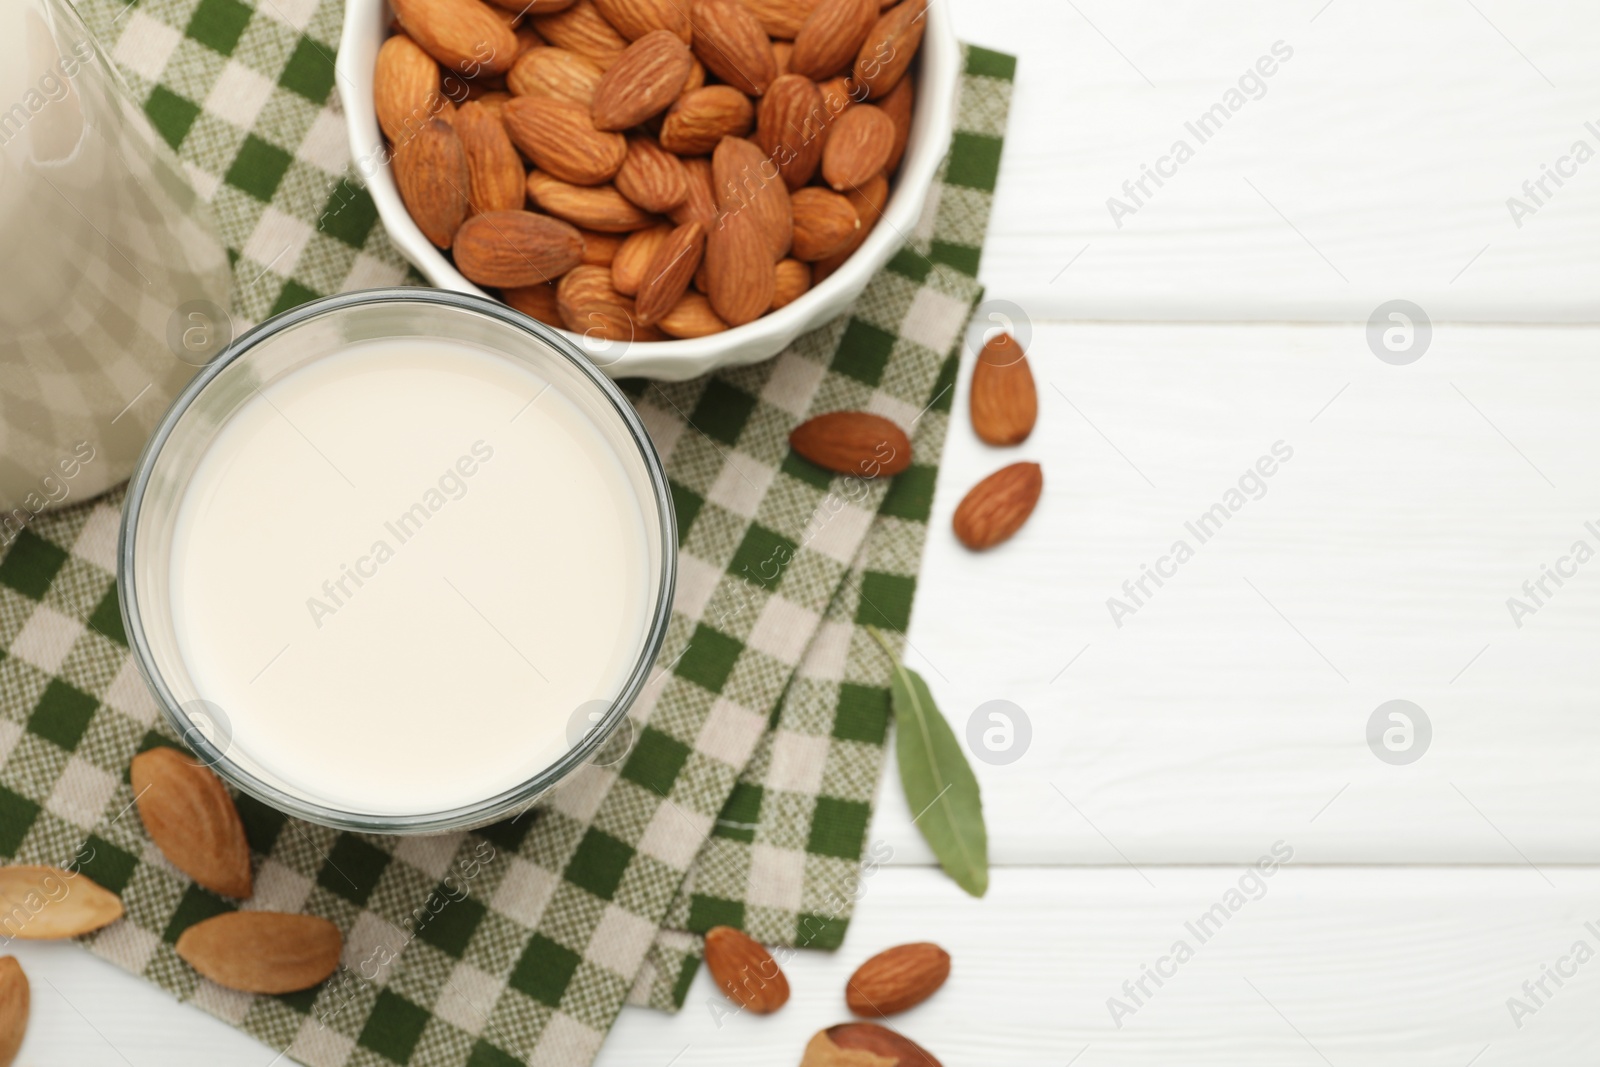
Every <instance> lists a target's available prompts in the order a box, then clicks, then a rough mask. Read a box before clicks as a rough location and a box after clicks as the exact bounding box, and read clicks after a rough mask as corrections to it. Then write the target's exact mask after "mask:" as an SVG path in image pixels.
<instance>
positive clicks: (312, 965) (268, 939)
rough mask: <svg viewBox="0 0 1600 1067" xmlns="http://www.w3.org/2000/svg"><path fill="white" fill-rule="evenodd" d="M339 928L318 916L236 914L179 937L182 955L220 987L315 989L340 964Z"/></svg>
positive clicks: (209, 921)
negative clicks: (313, 987)
mask: <svg viewBox="0 0 1600 1067" xmlns="http://www.w3.org/2000/svg"><path fill="white" fill-rule="evenodd" d="M343 947H344V939H343V938H341V937H340V936H339V928H338V927H337V926H334V925H333V924H332V923H331V922H329V921H328V920H327V919H319V918H318V917H316V916H315V915H288V914H285V913H283V912H275V911H232V912H227V913H225V914H222V915H217V916H214V917H213V918H210V919H207V920H205V921H204V922H199V923H196V924H195V925H193V926H191V927H189V928H188V929H187V930H185V931H184V932H183V933H182V934H180V935H179V936H178V944H177V946H176V948H177V951H178V955H179V957H181V958H182V959H183V961H184V962H185V963H187V964H188V965H189V966H191V967H193V968H194V969H195V970H197V971H199V972H200V973H201V974H202V975H204V976H205V977H207V978H209V979H211V980H212V981H213V982H215V983H217V984H218V985H220V986H226V987H227V988H229V989H237V990H240V991H242V992H245V993H272V994H278V993H294V992H297V991H299V990H301V989H310V988H311V987H312V986H314V985H316V984H318V983H319V982H321V981H322V980H323V979H325V978H327V977H328V975H330V974H332V973H333V970H334V968H335V967H337V966H339V952H340V950H341V949H342V948H343Z"/></svg>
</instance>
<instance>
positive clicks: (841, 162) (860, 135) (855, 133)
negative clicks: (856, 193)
mask: <svg viewBox="0 0 1600 1067" xmlns="http://www.w3.org/2000/svg"><path fill="white" fill-rule="evenodd" d="M893 148H894V122H893V121H892V120H891V119H890V118H889V116H888V115H885V114H884V113H883V111H882V109H880V108H878V107H875V106H873V105H872V104H859V105H857V106H855V107H852V108H848V109H846V111H845V112H844V114H842V115H840V116H839V117H838V118H837V119H835V120H834V123H833V129H832V130H830V131H829V132H828V144H827V147H825V148H824V149H823V150H822V178H823V180H824V181H826V182H827V183H828V184H829V185H831V186H833V187H834V189H836V190H839V191H840V192H843V191H844V190H846V189H854V188H857V187H858V186H860V185H861V184H862V183H863V182H866V181H868V180H870V179H871V178H872V176H873V175H874V174H879V173H881V172H882V171H883V167H884V164H886V163H888V162H889V153H890V151H892V150H893Z"/></svg>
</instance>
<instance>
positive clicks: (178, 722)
mask: <svg viewBox="0 0 1600 1067" xmlns="http://www.w3.org/2000/svg"><path fill="white" fill-rule="evenodd" d="M403 303H414V304H433V305H436V306H440V307H446V308H451V309H454V310H457V311H469V312H475V313H478V314H481V315H485V316H487V317H489V318H491V319H495V320H497V321H499V322H500V323H502V324H504V325H507V326H510V327H512V328H514V329H516V330H519V331H521V332H523V333H525V334H529V335H531V336H532V337H533V338H534V339H535V340H537V341H541V342H543V343H544V345H545V346H546V347H548V348H549V349H550V350H552V351H553V352H554V353H556V354H557V355H558V356H560V357H562V358H564V359H566V360H567V361H568V362H569V363H571V364H573V365H574V366H575V367H576V368H577V369H578V371H579V373H580V375H581V376H583V377H585V378H587V379H588V381H589V383H590V384H591V385H593V386H594V387H595V389H596V390H597V391H598V392H599V394H600V396H601V397H602V398H603V399H605V400H606V401H607V402H608V403H609V405H610V407H611V408H612V410H613V411H614V412H615V413H616V415H617V417H618V418H619V419H620V420H621V422H622V424H623V426H624V427H625V428H626V429H627V431H628V434H629V437H630V438H631V439H632V441H633V444H634V446H635V448H636V449H637V451H638V454H639V458H640V459H641V460H642V461H643V463H644V467H645V473H646V475H647V477H648V478H649V481H650V486H651V490H652V491H653V493H654V503H655V505H656V514H657V517H658V527H659V529H658V531H657V534H658V537H659V542H658V543H659V545H660V548H661V566H660V572H661V573H660V578H659V581H658V582H657V586H656V597H657V599H656V604H655V607H654V610H653V611H652V612H651V614H650V619H649V626H648V628H647V630H646V633H645V638H644V642H643V645H642V647H641V649H640V652H639V656H638V658H637V660H636V661H635V663H634V665H633V669H632V670H631V671H630V672H629V673H628V676H627V678H626V679H625V680H624V682H623V685H622V688H621V689H620V690H619V692H618V694H617V696H616V698H615V699H614V700H613V701H612V702H611V707H610V708H609V709H607V711H606V713H605V715H604V716H603V717H602V718H601V720H600V722H598V723H597V724H596V725H595V726H594V728H592V729H590V730H588V731H587V732H586V733H585V734H584V736H583V738H582V739H581V740H580V741H579V742H578V743H577V744H575V745H573V746H572V747H570V748H568V749H567V751H566V752H564V753H562V755H561V756H560V757H558V758H557V759H555V760H553V761H552V762H551V763H549V764H548V765H546V766H545V767H543V768H541V769H540V770H539V771H538V772H536V773H535V774H534V775H532V776H531V777H530V778H528V779H527V780H526V781H524V782H522V783H520V784H519V785H515V786H513V787H511V788H510V789H506V790H503V791H502V792H500V793H497V794H495V795H493V796H490V797H487V798H485V799H483V800H479V801H474V802H473V803H470V804H464V805H460V806H458V807H454V808H450V809H447V810H445V811H441V812H434V813H430V814H416V815H382V814H374V813H368V812H351V811H345V810H343V809H340V808H336V807H329V806H327V805H324V804H320V803H317V802H316V801H312V800H307V799H305V798H303V797H300V796H297V795H295V794H292V793H289V792H286V791H284V790H282V789H279V788H278V787H277V786H275V785H273V784H271V783H269V782H266V781H263V780H262V779H260V778H259V777H257V776H256V775H255V774H253V773H251V772H250V771H247V770H245V769H244V768H242V767H241V766H239V765H238V764H237V763H235V762H234V761H232V760H230V759H229V758H228V756H227V753H226V751H225V750H223V749H218V748H217V747H216V746H215V745H214V744H212V742H211V740H210V739H209V738H207V737H206V736H205V735H204V734H203V733H202V732H201V731H200V730H199V729H198V728H197V727H196V726H195V724H194V723H193V721H192V720H191V719H190V718H189V715H188V713H187V712H185V711H184V708H183V704H182V703H181V702H180V701H178V699H177V698H176V696H175V695H174V694H173V692H172V690H171V689H170V688H169V687H168V685H167V680H166V679H165V678H164V677H162V675H161V672H160V670H159V669H158V667H157V666H156V661H155V657H154V655H153V653H152V651H151V648H150V644H149V641H148V639H147V637H146V634H145V628H144V623H143V616H142V614H141V609H140V604H139V597H138V591H137V589H136V588H135V583H134V581H133V577H132V574H133V559H134V555H135V553H136V551H137V545H136V540H137V536H138V524H139V517H140V514H141V511H142V508H143V505H144V498H145V494H146V491H147V489H148V487H149V484H150V480H151V478H152V476H153V474H154V472H155V469H156V466H157V464H158V462H159V459H160V456H161V452H162V449H163V447H164V446H165V445H166V443H167V441H168V439H169V438H170V437H171V436H172V433H173V431H174V429H175V428H176V426H177V424H178V422H179V421H180V420H181V419H182V418H183V416H184V415H185V413H187V412H188V410H189V408H190V407H191V406H192V405H193V403H194V402H195V400H196V399H197V398H199V396H200V395H201V394H202V393H203V392H204V391H205V389H206V388H207V387H208V386H209V385H210V384H211V383H212V382H213V381H215V380H216V378H217V377H218V375H220V374H221V373H222V371H223V370H224V369H226V368H227V367H228V366H230V365H231V364H233V363H234V362H236V361H237V360H239V359H241V358H243V357H244V356H245V355H246V354H248V353H249V352H250V351H251V350H252V349H254V348H255V347H257V346H258V345H260V344H261V343H262V342H264V341H266V340H268V339H270V338H272V337H274V336H276V335H277V334H279V333H282V332H283V331H284V330H286V329H289V328H290V327H293V326H298V325H300V324H302V323H304V322H308V321H310V320H311V319H314V318H318V317H321V316H323V315H327V314H332V313H336V312H340V311H345V310H348V309H350V308H355V307H361V306H366V305H381V304H403ZM677 569H678V528H677V521H676V517H675V512H674V509H673V505H672V493H671V490H670V489H669V488H668V485H667V474H666V470H665V468H664V467H663V466H662V463H661V456H660V454H659V453H658V452H657V451H656V448H655V444H654V442H652V441H651V440H650V435H649V432H648V431H647V430H646V429H645V427H644V423H643V422H642V421H641V420H640V418H639V414H638V412H637V411H635V410H634V407H633V405H632V404H631V403H629V401H628V398H627V397H626V396H624V395H623V393H622V390H620V389H618V388H617V386H616V384H615V383H614V382H612V381H611V379H610V378H608V377H606V375H605V374H604V373H602V372H601V371H600V370H599V368H597V367H596V366H595V365H594V364H593V363H591V362H590V361H589V360H588V358H587V357H585V356H584V355H583V353H582V351H580V350H579V348H578V346H577V345H576V344H574V343H573V342H572V341H571V340H570V339H569V338H567V337H565V336H563V335H562V334H561V333H559V332H558V331H556V330H555V329H553V328H551V327H549V326H546V325H545V324H544V323H542V322H539V321H537V320H535V319H532V318H530V317H528V316H526V315H524V314H522V313H521V312H518V311H515V310H513V309H512V308H510V307H508V306H506V305H505V304H502V303H499V302H498V301H494V300H490V299H488V298H487V297H482V296H476V295H472V294H468V293H457V292H452V291H450V290H445V289H428V288H422V287H412V286H393V287H388V288H381V289H363V290H357V291H354V292H349V293H338V294H335V295H333V296H326V297H322V298H320V299H317V300H312V301H309V302H307V303H305V304H301V305H299V306H298V307H295V308H292V309H290V310H288V311H285V312H281V313H280V314H278V315H274V316H273V317H271V318H269V319H267V320H266V321H265V322H262V323H260V324H258V325H256V326H254V327H252V328H250V329H249V330H247V331H245V332H244V333H243V334H241V335H240V336H239V337H238V338H236V339H234V340H233V341H232V342H231V343H230V344H229V345H228V346H227V347H226V348H225V349H224V350H223V351H222V352H221V353H219V354H218V355H217V356H216V357H215V358H214V359H212V360H211V361H210V362H209V363H207V364H206V365H205V366H204V367H202V368H201V369H200V371H199V372H198V373H197V374H196V375H195V376H194V377H193V378H192V379H191V380H190V381H189V383H188V384H187V385H186V386H184V388H183V391H182V392H180V393H179V394H178V395H177V397H176V398H174V400H173V401H172V404H171V406H170V407H168V409H167V411H166V413H165V414H163V415H162V417H161V421H160V423H159V424H158V425H157V426H156V428H155V431H154V432H153V433H152V434H151V436H150V439H149V441H147V442H146V443H145V446H144V449H143V450H142V451H141V452H140V454H139V459H138V462H137V464H136V465H135V466H134V470H133V474H132V476H131V477H130V478H129V481H128V490H127V497H126V499H125V500H124V502H123V507H122V521H121V525H120V527H119V529H118V535H117V600H118V603H119V605H120V607H121V612H122V623H123V628H124V631H125V632H126V634H127V637H128V647H129V649H130V650H131V652H132V654H133V658H134V662H135V663H136V665H137V666H138V668H139V673H140V674H141V675H143V677H144V680H145V684H146V685H147V686H148V687H149V689H150V690H151V692H152V693H153V695H154V696H155V698H156V703H157V704H158V705H160V707H161V711H162V714H163V715H164V717H165V718H166V720H167V722H168V723H170V724H171V725H172V727H173V728H174V729H175V730H177V731H178V734H179V736H180V737H182V738H183V740H184V743H185V744H187V745H188V746H189V747H190V748H191V749H193V750H195V754H196V755H197V756H199V758H200V759H201V760H202V761H203V762H204V763H205V764H206V765H207V766H209V767H211V768H212V769H213V770H215V771H216V772H217V773H218V774H219V775H221V777H222V778H223V779H224V780H225V781H227V782H228V784H230V785H232V786H233V787H235V788H236V789H238V790H240V791H241V792H243V793H245V794H247V795H249V796H251V797H254V798H255V799H256V800H259V801H261V802H262V803H263V804H266V805H268V806H270V807H272V808H275V809H277V810H278V811H281V812H284V813H286V814H288V815H292V816H294V817H296V818H300V819H304V820H306V821H307V822H313V823H317V824H319V825H322V826H328V827H332V828H334V829H339V830H355V831H362V832H367V833H379V834H421V833H441V832H446V831H450V830H461V829H469V828H471V827H475V826H482V825H485V824H487V823H491V822H495V821H497V820H498V819H499V818H501V817H502V816H504V815H506V814H509V813H510V812H512V811H515V810H517V809H518V807H519V806H523V810H526V806H531V805H532V803H533V802H534V801H536V800H538V799H539V798H540V797H541V796H543V795H544V794H545V793H546V792H547V791H548V790H549V789H550V788H551V787H553V786H555V785H556V784H558V783H559V782H561V781H563V780H564V779H565V778H567V777H568V776H569V775H570V774H572V773H573V772H574V771H575V770H577V768H578V767H580V766H581V765H582V764H584V763H585V762H587V761H588V759H589V758H590V757H591V756H592V755H594V754H595V753H596V752H597V751H598V750H599V749H600V748H601V747H602V746H603V745H605V743H606V742H607V741H608V740H610V738H611V735H612V734H613V733H615V732H616V729H617V727H618V726H620V725H621V724H622V721H623V720H624V719H625V718H626V717H627V714H628V710H629V709H630V708H631V707H632V706H633V703H634V701H635V700H637V699H638V696H639V694H640V692H641V691H643V689H644V687H645V685H646V683H647V682H648V680H649V676H650V670H651V668H652V667H653V666H654V665H655V661H656V656H657V655H658V654H659V653H660V651H661V646H662V644H663V642H664V641H665V640H666V633H667V626H668V624H669V623H670V621H671V618H672V598H673V592H674V590H675V588H676V584H677ZM521 813H522V812H520V811H519V812H518V814H519V815H520V814H521Z"/></svg>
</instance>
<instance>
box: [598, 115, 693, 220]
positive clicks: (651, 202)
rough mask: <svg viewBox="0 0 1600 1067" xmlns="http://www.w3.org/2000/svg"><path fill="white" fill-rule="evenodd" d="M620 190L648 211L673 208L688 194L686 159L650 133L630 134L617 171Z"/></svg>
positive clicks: (663, 210) (661, 210)
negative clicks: (684, 163) (647, 134)
mask: <svg viewBox="0 0 1600 1067" xmlns="http://www.w3.org/2000/svg"><path fill="white" fill-rule="evenodd" d="M616 186H617V192H619V193H621V194H622V195H623V196H625V197H627V198H628V199H629V200H632V201H633V202H634V203H635V204H638V205H639V206H640V207H642V208H644V209H645V210H646V211H655V212H665V211H671V210H672V209H673V208H675V207H677V206H678V205H679V204H681V203H683V202H684V200H686V199H688V196H689V172H688V170H687V169H686V168H685V167H684V165H683V160H681V159H679V158H678V157H677V156H675V155H673V154H672V153H671V152H667V151H665V150H663V149H662V147H661V146H660V145H658V144H656V142H655V140H654V139H653V138H650V137H641V136H639V135H637V134H635V135H634V136H632V137H629V138H628V156H627V158H626V159H624V160H623V161H622V169H621V170H619V171H617V179H616Z"/></svg>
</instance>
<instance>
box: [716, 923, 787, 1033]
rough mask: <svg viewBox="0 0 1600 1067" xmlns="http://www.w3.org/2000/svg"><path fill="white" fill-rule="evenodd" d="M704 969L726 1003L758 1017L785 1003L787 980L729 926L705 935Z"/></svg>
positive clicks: (756, 947) (771, 961)
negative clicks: (744, 1008) (721, 993)
mask: <svg viewBox="0 0 1600 1067" xmlns="http://www.w3.org/2000/svg"><path fill="white" fill-rule="evenodd" d="M706 969H707V970H708V971H710V972H711V977H712V978H714V979H716V982H717V985H719V986H721V987H722V991H723V992H724V993H726V994H727V995H728V999H729V1000H732V1001H733V1002H734V1003H736V1004H741V1005H743V1006H744V1007H746V1008H748V1009H749V1010H750V1011H753V1012H755V1013H756V1014H757V1015H769V1014H771V1013H772V1012H775V1011H777V1010H778V1009H779V1008H781V1007H783V1006H784V1004H786V1003H788V1000H789V980H788V979H787V978H785V977H784V974H783V970H782V968H780V967H779V966H778V961H777V960H775V959H773V958H772V954H771V953H770V952H768V951H767V950H766V949H764V948H762V947H761V945H759V944H758V943H757V942H755V941H752V940H751V939H750V937H749V935H747V934H745V933H743V932H742V931H739V930H735V929H734V928H733V927H731V926H713V927H712V928H711V929H710V930H708V931H706Z"/></svg>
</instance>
